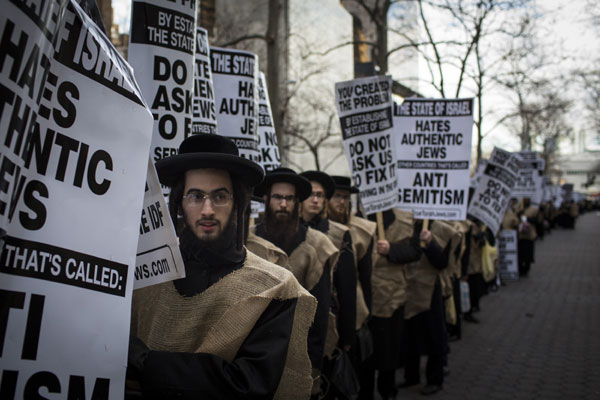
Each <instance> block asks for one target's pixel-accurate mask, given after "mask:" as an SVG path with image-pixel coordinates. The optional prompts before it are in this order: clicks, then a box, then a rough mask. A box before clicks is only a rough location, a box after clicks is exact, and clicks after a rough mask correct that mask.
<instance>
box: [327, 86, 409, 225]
mask: <svg viewBox="0 0 600 400" xmlns="http://www.w3.org/2000/svg"><path fill="white" fill-rule="evenodd" d="M391 89H392V78H391V77H389V76H372V77H368V78H360V79H355V80H351V81H345V82H338V83H336V84H335V97H336V103H337V108H338V115H339V117H340V125H341V128H342V138H343V140H344V150H345V151H346V157H347V159H348V163H349V164H350V171H351V174H352V179H353V180H354V184H355V185H356V186H357V187H358V188H359V190H360V193H359V197H360V199H361V201H362V204H363V205H364V208H365V212H366V214H373V213H375V212H379V211H386V210H389V209H391V208H393V207H395V206H396V200H397V197H398V193H397V187H398V182H397V181H396V161H395V149H394V146H395V145H394V140H393V138H392V136H393V129H392V93H391Z"/></svg>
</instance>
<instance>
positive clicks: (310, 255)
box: [289, 228, 339, 357]
mask: <svg viewBox="0 0 600 400" xmlns="http://www.w3.org/2000/svg"><path fill="white" fill-rule="evenodd" d="M338 255H339V252H338V249H337V248H336V247H335V246H334V244H333V243H331V240H330V239H329V238H327V236H326V235H325V234H324V233H323V232H320V231H318V230H316V229H312V228H308V230H307V232H306V239H305V240H304V242H302V243H300V245H299V246H298V247H296V249H294V251H292V254H290V257H289V267H290V271H292V273H293V274H294V276H295V277H296V279H298V282H300V284H301V285H302V286H303V287H304V288H305V289H306V290H311V289H312V288H314V287H315V285H316V284H317V283H318V282H319V280H320V279H321V276H322V275H323V269H324V267H325V264H326V263H327V261H329V267H330V270H333V268H334V267H335V264H336V263H337V259H338ZM331 290H332V287H330V288H329V291H330V292H331ZM327 329H328V330H327V339H326V340H325V345H324V349H323V355H324V356H327V357H329V356H331V355H332V354H333V350H335V344H336V343H337V341H338V338H339V335H338V333H337V328H336V322H335V316H334V315H333V313H332V312H331V311H330V312H329V323H328V325H327Z"/></svg>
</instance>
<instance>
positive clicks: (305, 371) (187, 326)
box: [131, 251, 316, 399]
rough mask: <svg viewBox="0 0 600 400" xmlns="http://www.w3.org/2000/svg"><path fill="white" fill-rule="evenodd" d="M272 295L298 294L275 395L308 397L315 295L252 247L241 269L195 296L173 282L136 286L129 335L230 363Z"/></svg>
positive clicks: (155, 345) (153, 345)
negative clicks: (181, 291) (184, 293)
mask: <svg viewBox="0 0 600 400" xmlns="http://www.w3.org/2000/svg"><path fill="white" fill-rule="evenodd" d="M272 299H280V300H287V299H298V300H297V303H296V309H295V313H294V322H293V328H292V331H291V337H290V342H289V347H288V353H287V358H286V363H285V367H284V370H283V373H282V376H281V380H280V382H279V386H278V388H277V391H276V393H275V397H274V398H275V399H307V398H309V397H310V391H311V388H312V385H313V379H312V377H311V363H310V360H309V358H308V352H307V335H308V329H309V327H310V326H311V324H312V321H313V318H314V313H315V310H316V300H315V298H314V297H313V296H311V295H310V293H308V292H307V291H306V290H305V289H304V288H302V287H301V286H300V284H298V281H297V280H296V279H295V278H294V276H293V275H292V274H291V273H290V272H289V271H287V270H285V269H284V268H281V267H279V266H277V265H275V264H272V263H270V262H268V261H266V260H264V259H262V258H260V257H258V256H257V255H255V254H253V253H252V252H250V251H247V252H246V260H245V261H244V264H243V266H242V268H240V269H238V270H236V271H234V272H232V273H230V274H228V275H226V276H224V277H223V278H222V279H221V280H220V281H218V282H217V283H215V284H214V285H212V286H210V287H209V288H208V289H206V290H205V291H204V292H202V293H199V294H197V295H195V296H192V297H183V296H181V295H180V294H179V293H178V292H177V290H176V289H175V287H174V285H173V282H172V281H171V282H165V283H162V284H158V285H154V286H149V287H146V288H142V289H138V290H136V291H135V292H134V294H133V304H132V313H131V334H132V335H135V336H137V337H139V338H140V339H141V340H142V341H143V342H144V343H146V345H147V346H148V347H149V348H150V349H151V350H159V351H172V352H188V353H208V354H214V355H216V356H219V357H221V358H223V359H224V360H225V361H227V362H229V363H231V362H233V361H234V359H235V357H236V354H237V352H238V350H239V348H240V346H241V345H242V343H243V342H244V340H245V339H246V337H247V336H248V334H249V333H250V331H251V330H252V328H253V327H254V325H255V323H256V321H257V320H258V319H259V318H260V316H261V315H262V313H263V312H264V310H265V309H266V308H267V306H268V305H269V304H270V302H271V300H272Z"/></svg>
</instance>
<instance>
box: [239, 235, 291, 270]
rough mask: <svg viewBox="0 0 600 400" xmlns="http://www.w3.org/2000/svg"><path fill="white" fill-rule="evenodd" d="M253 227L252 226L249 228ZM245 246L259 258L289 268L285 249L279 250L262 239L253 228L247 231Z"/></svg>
mask: <svg viewBox="0 0 600 400" xmlns="http://www.w3.org/2000/svg"><path fill="white" fill-rule="evenodd" d="M253 228H254V227H252V228H250V229H253ZM246 248H247V249H248V250H250V251H251V252H253V253H254V254H256V255H257V256H259V257H260V258H264V259H265V260H267V261H270V262H272V263H273V264H277V265H279V266H280V267H284V268H285V269H289V266H288V264H289V261H288V256H287V254H285V251H283V250H281V249H280V248H279V247H277V246H275V245H274V244H273V243H271V242H269V241H268V240H266V239H263V238H261V237H260V236H256V235H255V234H254V231H253V230H251V231H250V232H249V233H248V240H247V241H246Z"/></svg>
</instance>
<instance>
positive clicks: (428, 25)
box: [388, 0, 531, 161]
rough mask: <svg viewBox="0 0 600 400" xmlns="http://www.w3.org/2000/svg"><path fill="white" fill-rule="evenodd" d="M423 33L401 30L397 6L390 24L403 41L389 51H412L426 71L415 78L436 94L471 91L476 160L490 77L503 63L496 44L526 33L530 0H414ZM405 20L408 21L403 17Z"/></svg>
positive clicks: (491, 82) (403, 24)
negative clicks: (474, 107) (473, 107)
mask: <svg viewBox="0 0 600 400" xmlns="http://www.w3.org/2000/svg"><path fill="white" fill-rule="evenodd" d="M409 3H412V4H413V6H414V4H416V6H417V7H418V16H419V23H420V25H421V27H422V32H414V30H413V31H410V30H408V29H406V24H407V21H403V18H404V15H403V13H402V9H400V10H399V12H396V13H395V14H394V17H395V19H396V20H397V22H398V23H395V24H394V28H392V29H390V31H391V32H393V33H394V34H395V35H397V36H398V37H399V38H401V40H402V44H401V45H400V46H397V47H394V48H392V49H390V50H388V56H391V55H392V54H393V53H395V52H403V54H406V56H407V57H410V56H414V54H417V55H418V56H420V57H421V59H422V60H423V62H424V64H425V67H426V71H427V74H425V75H422V74H420V75H419V76H418V77H415V78H414V80H415V81H417V82H419V83H420V85H422V86H425V87H426V88H427V87H429V88H431V89H433V90H434V91H435V92H437V93H438V94H439V95H440V96H441V97H447V96H454V97H460V96H465V94H466V95H467V96H473V97H475V104H476V114H475V116H474V121H475V129H476V134H477V143H476V146H477V161H479V160H480V159H481V156H482V141H483V139H484V138H485V136H486V133H485V132H484V131H483V121H484V117H485V116H486V115H487V112H486V108H487V107H486V105H485V102H484V100H485V99H486V95H488V94H489V93H491V92H492V91H493V90H494V86H495V83H494V79H493V77H494V76H495V75H496V74H497V73H498V71H500V70H501V68H502V67H503V62H502V61H503V60H504V59H505V57H506V54H505V53H503V52H502V51H501V50H500V49H498V47H497V46H496V43H502V42H503V41H511V40H512V39H514V38H515V37H518V36H520V35H524V34H526V33H527V30H526V29H525V27H527V25H528V24H529V23H530V21H531V16H530V15H528V13H527V10H528V6H529V5H530V3H531V1H530V0H516V1H515V0H511V1H509V0H478V1H465V0H414V1H412V2H408V3H407V4H409ZM408 22H410V21H408Z"/></svg>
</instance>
